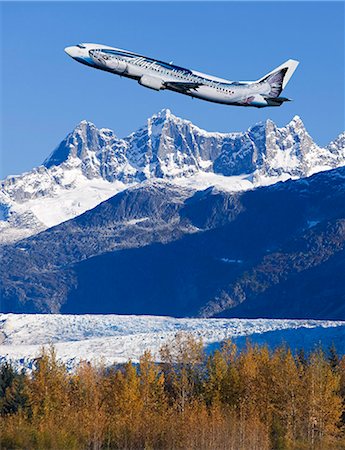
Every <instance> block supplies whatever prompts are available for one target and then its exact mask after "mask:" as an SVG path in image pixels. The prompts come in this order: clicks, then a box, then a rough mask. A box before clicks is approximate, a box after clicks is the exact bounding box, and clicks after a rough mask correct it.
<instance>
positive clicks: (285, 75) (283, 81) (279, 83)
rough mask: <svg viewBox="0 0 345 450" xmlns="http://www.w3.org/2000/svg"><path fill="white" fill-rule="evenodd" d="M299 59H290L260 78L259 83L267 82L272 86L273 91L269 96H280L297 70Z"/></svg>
mask: <svg viewBox="0 0 345 450" xmlns="http://www.w3.org/2000/svg"><path fill="white" fill-rule="evenodd" d="M298 64H299V61H295V60H294V59H289V60H288V61H286V62H285V63H283V64H282V65H280V66H279V67H277V68H276V69H274V70H272V72H270V73H268V74H267V75H265V76H264V77H262V78H260V80H258V81H257V83H262V82H266V83H269V85H270V86H271V92H270V93H269V94H268V97H269V98H276V97H279V95H280V94H281V92H282V90H283V89H284V88H285V86H286V85H287V83H288V81H289V80H290V78H291V77H292V75H293V73H294V71H295V70H296V68H297V66H298Z"/></svg>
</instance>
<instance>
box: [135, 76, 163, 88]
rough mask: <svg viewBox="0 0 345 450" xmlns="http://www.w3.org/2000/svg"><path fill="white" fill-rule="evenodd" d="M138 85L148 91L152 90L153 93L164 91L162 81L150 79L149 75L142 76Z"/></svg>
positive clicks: (155, 78) (154, 78)
mask: <svg viewBox="0 0 345 450" xmlns="http://www.w3.org/2000/svg"><path fill="white" fill-rule="evenodd" d="M139 84H141V85H142V86H145V87H147V88H149V89H154V90H155V91H160V90H161V89H164V81H163V80H161V79H160V78H157V77H151V76H150V75H143V76H142V77H141V78H140V80H139Z"/></svg>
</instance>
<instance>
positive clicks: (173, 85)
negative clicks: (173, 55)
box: [65, 44, 299, 108]
mask: <svg viewBox="0 0 345 450" xmlns="http://www.w3.org/2000/svg"><path fill="white" fill-rule="evenodd" d="M65 52H66V53H67V54H68V55H69V56H70V57H72V58H73V59H75V60H76V61H78V62H80V63H82V64H85V65H87V66H90V67H94V68H95V69H100V70H104V71H106V72H111V73H113V74H115V75H120V76H123V77H127V78H131V79H134V80H137V81H138V82H139V84H140V85H141V86H144V87H146V88H149V89H154V90H156V91H160V90H163V89H168V90H170V91H175V92H178V93H180V94H185V95H189V96H191V97H195V98H199V99H202V100H207V101H209V102H214V103H222V104H226V105H235V106H252V107H256V108H263V107H266V106H280V105H282V104H283V103H284V102H288V101H291V100H290V99H288V98H286V97H280V94H281V93H282V91H283V89H284V88H285V86H286V85H287V83H288V81H289V80H290V78H291V76H292V74H293V73H294V71H295V70H296V68H297V66H298V64H299V62H298V61H295V60H293V59H289V60H288V61H286V62H285V63H283V64H281V65H280V66H279V67H277V68H276V69H274V70H272V71H271V72H269V73H268V74H267V75H265V76H263V77H262V78H260V79H259V80H257V81H240V82H238V81H229V80H225V79H223V78H218V77H214V76H211V75H207V74H204V73H201V72H197V71H195V70H190V69H185V68H183V67H179V66H177V65H175V64H173V63H172V62H170V63H167V62H164V61H160V60H158V59H154V58H149V57H147V56H143V55H139V54H137V53H133V52H130V51H127V50H122V49H120V48H115V47H109V46H107V45H100V44H78V45H74V46H70V47H66V48H65Z"/></svg>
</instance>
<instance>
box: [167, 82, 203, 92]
mask: <svg viewBox="0 0 345 450" xmlns="http://www.w3.org/2000/svg"><path fill="white" fill-rule="evenodd" d="M164 85H165V86H166V87H167V88H171V89H174V90H176V91H179V92H188V91H189V90H191V89H196V88H198V87H199V86H202V83H193V82H190V83H189V82H186V81H165V82H164Z"/></svg>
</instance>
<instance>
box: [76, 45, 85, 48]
mask: <svg viewBox="0 0 345 450" xmlns="http://www.w3.org/2000/svg"><path fill="white" fill-rule="evenodd" d="M77 47H79V48H86V47H85V45H81V44H78V45H77Z"/></svg>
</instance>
